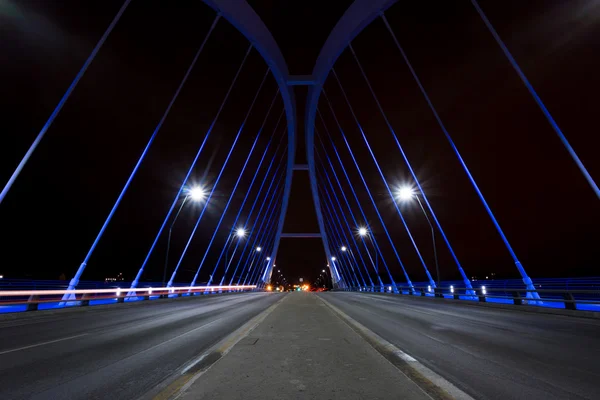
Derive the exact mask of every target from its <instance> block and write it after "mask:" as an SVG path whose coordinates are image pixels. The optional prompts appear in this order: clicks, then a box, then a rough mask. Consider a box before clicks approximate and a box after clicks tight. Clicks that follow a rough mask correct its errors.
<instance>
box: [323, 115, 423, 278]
mask: <svg viewBox="0 0 600 400" xmlns="http://www.w3.org/2000/svg"><path fill="white" fill-rule="evenodd" d="M317 113H318V114H319V117H320V119H321V123H322V124H323V126H324V127H325V131H326V133H327V135H328V136H330V134H329V129H328V128H327V125H325V120H323V116H322V115H321V112H320V111H319V110H318V109H317ZM315 132H316V133H317V135H316V137H317V139H318V140H319V142H320V143H321V147H322V148H323V152H324V153H325V157H326V158H327V162H328V163H329V167H330V168H331V171H332V172H333V176H334V178H335V180H336V182H337V185H338V187H339V189H340V192H341V193H342V197H343V198H344V200H345V202H346V206H347V207H348V210H350V215H351V216H352V219H353V221H354V224H355V226H359V223H358V221H357V220H356V217H354V213H353V212H352V207H351V206H350V202H349V201H348V198H347V197H346V194H345V193H344V189H343V188H342V184H341V183H340V180H339V178H338V176H337V172H335V167H334V166H333V163H332V162H331V159H330V158H329V156H328V155H327V151H326V149H325V144H324V143H323V141H322V140H321V137H320V135H319V134H318V131H317V130H316V128H315ZM330 140H331V139H330ZM331 143H332V144H333V141H331ZM334 150H335V148H334ZM316 154H317V157H320V156H319V154H318V152H316ZM336 156H337V159H338V162H339V163H340V166H341V167H342V171H343V172H344V175H345V177H346V180H347V181H348V184H349V186H350V190H351V191H352V194H353V196H354V200H355V201H356V204H357V205H358V208H359V210H360V212H361V215H362V217H363V219H364V220H365V222H366V221H367V220H368V219H367V216H366V215H365V212H364V210H363V208H362V206H361V205H360V200H359V199H358V196H357V194H356V191H355V190H354V186H353V185H352V182H351V181H350V178H349V177H348V174H347V173H346V170H345V168H344V165H343V163H342V160H341V158H340V157H339V154H337V152H336ZM360 239H361V240H362V243H363V246H364V247H365V250H366V252H367V256H368V257H369V260H370V261H371V265H372V266H373V270H374V271H375V275H376V276H377V279H378V280H379V282H380V284H381V285H382V286H383V282H382V281H381V277H380V276H379V271H378V270H377V267H376V266H375V261H373V258H372V257H371V253H370V252H369V250H368V244H367V241H366V240H365V238H364V237H362V236H361V237H360ZM373 244H374V246H375V255H376V256H377V254H379V255H380V256H381V259H382V261H383V263H384V265H386V268H387V264H386V262H385V258H384V257H383V253H382V252H381V250H380V249H379V245H378V244H377V241H373ZM392 246H393V244H392ZM360 254H361V253H360V250H359V255H360ZM361 258H362V255H361ZM401 265H402V264H401ZM405 276H407V274H405ZM369 279H370V277H369ZM408 284H409V286H410V287H412V284H411V283H410V280H408Z"/></svg>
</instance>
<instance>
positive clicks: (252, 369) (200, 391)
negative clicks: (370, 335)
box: [180, 292, 430, 400]
mask: <svg viewBox="0 0 600 400" xmlns="http://www.w3.org/2000/svg"><path fill="white" fill-rule="evenodd" d="M285 296H287V297H286V298H285V299H284V300H283V301H282V302H281V304H279V305H278V306H277V308H275V309H274V310H273V311H272V312H271V313H270V314H269V315H268V316H267V317H266V318H265V320H264V321H263V322H262V323H261V324H259V325H258V326H257V327H256V329H255V330H254V331H252V332H251V333H250V335H249V336H247V337H246V338H244V339H242V340H241V341H240V342H239V343H238V344H237V345H236V346H235V347H233V349H232V350H231V351H230V352H229V353H228V354H227V355H226V356H224V357H223V358H222V359H221V360H220V361H218V362H217V363H216V364H214V365H213V366H212V367H211V368H210V369H208V370H207V371H206V372H204V373H203V375H201V376H200V378H198V379H197V380H196V381H195V382H194V383H193V384H192V385H191V387H190V388H188V390H187V391H186V392H185V393H184V394H182V396H181V397H180V399H183V400H192V399H193V400H196V399H261V400H268V399H344V400H346V399H348V400H351V399H390V398H393V399H429V398H430V397H429V396H428V395H426V394H425V393H424V392H423V391H421V389H420V388H419V387H418V386H417V385H416V384H415V383H413V382H412V381H410V380H409V379H408V378H406V377H405V376H404V375H403V374H402V373H400V371H398V369H396V367H394V366H393V365H392V364H390V363H389V362H388V361H387V360H386V359H385V358H383V357H382V356H381V355H380V354H379V353H378V352H377V351H375V350H374V349H373V348H372V347H371V346H370V345H368V344H367V343H366V342H365V341H364V340H363V339H362V338H361V337H359V336H358V335H357V334H356V333H355V332H354V331H353V330H352V329H351V328H350V327H349V326H348V325H346V324H345V323H344V322H343V321H342V320H340V319H339V318H338V317H337V316H336V315H335V314H333V312H332V311H331V310H330V308H329V307H327V306H326V305H325V304H324V303H323V302H321V301H320V300H319V299H318V298H317V296H316V295H315V294H313V293H303V292H294V293H290V294H287V295H285Z"/></svg>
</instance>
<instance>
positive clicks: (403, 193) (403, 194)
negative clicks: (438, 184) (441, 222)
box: [397, 186, 440, 287]
mask: <svg viewBox="0 0 600 400" xmlns="http://www.w3.org/2000/svg"><path fill="white" fill-rule="evenodd" d="M397 196H398V199H399V200H400V201H402V202H408V201H410V200H412V199H416V200H417V203H419V206H420V207H421V211H423V215H424V216H425V219H426V220H427V223H428V224H429V228H431V241H432V244H433V258H434V260H435V273H436V275H437V276H436V278H437V285H438V287H439V286H440V267H439V265H438V258H437V246H436V244H435V229H433V224H432V223H431V220H430V219H429V217H428V216H427V212H425V208H424V207H423V204H422V203H421V200H419V196H418V195H417V193H415V192H414V190H413V189H412V188H411V187H409V186H402V187H401V188H400V189H398V193H397Z"/></svg>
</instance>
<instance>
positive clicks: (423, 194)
mask: <svg viewBox="0 0 600 400" xmlns="http://www.w3.org/2000/svg"><path fill="white" fill-rule="evenodd" d="M348 48H349V49H350V51H351V52H352V55H353V56H354V59H355V60H356V64H357V65H358V68H359V69H360V72H361V74H362V76H363V78H364V79H365V82H366V83H367V86H368V87H369V90H370V91H371V95H372V96H373V99H374V100H375V103H377V107H378V108H379V112H380V113H381V115H382V117H383V119H384V120H385V123H386V124H387V126H388V129H389V130H390V133H391V134H392V136H393V138H394V140H395V141H396V145H397V146H398V149H399V150H400V154H402V158H403V159H404V162H405V163H406V166H407V167H408V170H409V171H410V174H411V175H412V177H413V179H414V181H415V183H416V185H417V187H418V188H419V192H420V193H421V196H422V197H423V201H424V202H425V204H426V205H427V209H428V210H429V212H430V213H431V216H432V217H433V220H434V221H435V223H436V225H437V227H438V229H439V231H440V234H441V235H442V237H443V238H444V242H446V246H447V247H448V250H449V251H450V254H451V255H452V258H453V259H454V262H455V263H456V266H457V267H458V271H459V272H460V275H461V276H462V278H463V281H464V283H465V287H466V288H467V289H471V288H472V286H471V281H470V280H469V278H467V274H466V273H465V271H464V270H463V268H462V265H461V264H460V262H459V261H458V257H457V256H456V253H454V249H453V248H452V246H451V245H450V241H449V240H448V237H447V236H446V233H445V232H444V229H443V228H442V225H441V224H440V222H439V221H438V219H437V216H436V215H435V212H434V211H433V208H432V207H431V204H429V200H428V199H427V196H426V195H425V191H424V190H423V187H422V186H421V182H420V181H419V179H418V178H417V174H416V173H415V171H414V169H413V167H412V164H411V163H410V161H408V156H407V155H406V153H405V152H404V148H403V147H402V145H400V141H399V140H398V136H397V135H396V132H395V131H394V128H393V127H392V124H391V123H390V121H389V119H388V117H387V115H386V113H385V112H384V111H383V106H382V105H381V103H380V102H379V98H378V97H377V95H376V94H375V90H373V87H372V86H371V81H370V80H369V78H368V77H367V74H366V73H365V71H364V69H363V67H362V64H361V63H360V61H359V60H358V56H357V55H356V52H355V51H354V48H353V47H352V44H349V45H348Z"/></svg>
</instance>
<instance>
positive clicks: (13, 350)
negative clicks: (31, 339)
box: [0, 333, 89, 356]
mask: <svg viewBox="0 0 600 400" xmlns="http://www.w3.org/2000/svg"><path fill="white" fill-rule="evenodd" d="M86 335H89V334H88V333H82V334H81V335H75V336H69V337H65V338H62V339H56V340H50V341H47V342H42V343H37V344H32V345H30V346H24V347H19V348H16V349H11V350H4V351H0V356H1V355H3V354H8V353H14V352H15V351H21V350H27V349H31V348H33V347H39V346H44V345H47V344H52V343H57V342H62V341H65V340H69V339H75V338H78V337H81V336H86Z"/></svg>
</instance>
